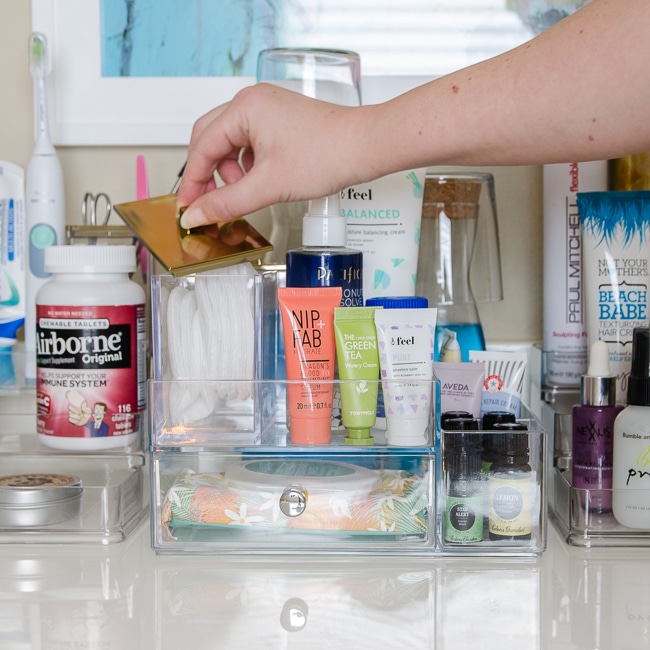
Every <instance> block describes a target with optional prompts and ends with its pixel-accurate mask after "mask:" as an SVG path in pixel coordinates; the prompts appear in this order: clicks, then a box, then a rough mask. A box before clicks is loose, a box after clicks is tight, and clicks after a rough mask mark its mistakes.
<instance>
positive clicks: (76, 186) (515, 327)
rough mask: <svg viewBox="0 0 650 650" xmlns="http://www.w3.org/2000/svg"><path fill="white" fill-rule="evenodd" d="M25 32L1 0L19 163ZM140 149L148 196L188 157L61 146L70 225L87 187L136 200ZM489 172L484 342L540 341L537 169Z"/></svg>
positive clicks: (0, 27) (9, 120)
mask: <svg viewBox="0 0 650 650" xmlns="http://www.w3.org/2000/svg"><path fill="white" fill-rule="evenodd" d="M30 32H31V15H30V1H29V0H0V84H1V88H0V159H2V160H9V161H11V162H14V163H16V164H19V165H22V166H24V167H25V166H26V165H27V161H28V160H29V156H30V153H31V149H32V146H33V136H32V129H33V126H32V113H33V111H32V80H31V76H30V74H29V69H28V59H27V44H28V39H29V34H30ZM124 101H128V97H125V98H124ZM138 154H144V155H145V156H146V159H147V168H148V173H149V186H150V191H151V194H152V195H157V194H166V193H168V192H169V191H170V189H171V187H172V185H173V183H174V181H175V179H176V174H177V173H178V170H179V169H180V167H181V166H182V164H183V161H184V159H185V151H184V149H183V147H138V148H135V147H62V148H60V149H59V156H60V158H61V163H62V165H63V170H64V174H65V182H66V199H67V206H68V222H69V223H79V222H80V221H81V212H80V206H81V200H82V198H83V196H84V194H85V192H87V191H91V192H95V193H96V192H100V191H103V192H106V193H107V194H109V196H110V197H111V199H112V200H113V202H114V203H120V202H123V201H130V200H133V199H134V198H135V160H136V156H137V155H138ZM488 171H491V172H493V173H494V175H495V182H496V193H497V208H498V212H499V215H498V217H499V231H500V236H501V255H502V270H503V277H504V295H505V299H504V301H503V302H500V303H494V304H490V305H483V306H481V307H480V312H481V318H482V321H483V326H484V329H485V335H486V338H487V340H488V342H502V341H513V342H515V341H537V340H540V339H541V336H542V250H541V242H542V217H541V210H542V206H541V202H542V192H541V169H540V168H539V167H516V168H500V169H499V168H490V169H488ZM115 219H117V217H115ZM258 221H259V219H256V222H258Z"/></svg>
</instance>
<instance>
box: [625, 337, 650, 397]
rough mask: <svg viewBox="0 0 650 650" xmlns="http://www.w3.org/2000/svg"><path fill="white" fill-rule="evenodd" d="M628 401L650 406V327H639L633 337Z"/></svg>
mask: <svg viewBox="0 0 650 650" xmlns="http://www.w3.org/2000/svg"><path fill="white" fill-rule="evenodd" d="M627 403H628V404H634V405H635V406H650V328H648V327H637V328H636V329H635V330H634V334H633V338H632V367H631V372H630V377H629V379H628V384H627Z"/></svg>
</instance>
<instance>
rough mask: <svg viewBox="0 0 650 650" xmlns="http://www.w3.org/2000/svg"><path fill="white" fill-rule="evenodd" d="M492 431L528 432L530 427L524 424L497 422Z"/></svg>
mask: <svg viewBox="0 0 650 650" xmlns="http://www.w3.org/2000/svg"><path fill="white" fill-rule="evenodd" d="M492 430H493V431H528V427H527V426H526V425H525V424H524V423H523V422H495V424H494V425H493V426H492ZM522 437H523V436H522Z"/></svg>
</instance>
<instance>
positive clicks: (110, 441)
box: [36, 245, 146, 451]
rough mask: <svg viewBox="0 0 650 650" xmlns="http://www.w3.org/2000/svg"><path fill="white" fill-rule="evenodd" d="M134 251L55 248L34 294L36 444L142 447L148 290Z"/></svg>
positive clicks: (79, 448) (114, 247) (69, 447)
mask: <svg viewBox="0 0 650 650" xmlns="http://www.w3.org/2000/svg"><path fill="white" fill-rule="evenodd" d="M135 260H136V256H135V246H122V245H107V246H51V247H48V248H46V249H45V269H46V271H48V272H49V273H51V274H52V276H51V279H50V280H49V281H48V282H47V283H45V284H44V285H43V286H42V287H41V289H40V290H39V291H38V293H37V294H36V390H37V394H36V400H37V404H36V409H37V411H36V413H37V416H36V419H37V431H38V436H39V440H40V441H41V442H42V443H43V444H44V445H47V446H48V447H54V448H56V449H65V450H71V451H96V450H102V449H114V448H121V449H124V450H131V449H133V448H134V447H136V446H137V445H138V444H139V443H140V442H141V435H142V423H143V420H144V408H145V380H146V372H145V370H146V369H145V363H146V326H145V294H144V290H143V288H142V287H141V286H140V285H139V284H137V283H136V282H133V281H131V280H130V279H129V273H132V272H133V271H135V267H136V261H135Z"/></svg>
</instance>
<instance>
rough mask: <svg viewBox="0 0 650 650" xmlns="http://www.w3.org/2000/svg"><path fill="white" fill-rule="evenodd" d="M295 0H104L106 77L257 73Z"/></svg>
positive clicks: (103, 31)
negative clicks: (261, 53) (260, 58)
mask: <svg viewBox="0 0 650 650" xmlns="http://www.w3.org/2000/svg"><path fill="white" fill-rule="evenodd" d="M287 1H288V2H291V0H101V43H102V76H104V77H203V76H253V77H254V76H255V68H256V64H257V55H258V52H259V51H260V50H263V49H266V48H270V47H276V46H278V44H279V43H278V40H279V39H281V34H282V31H283V23H284V20H283V16H284V13H285V12H284V6H285V3H286V2H287Z"/></svg>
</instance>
